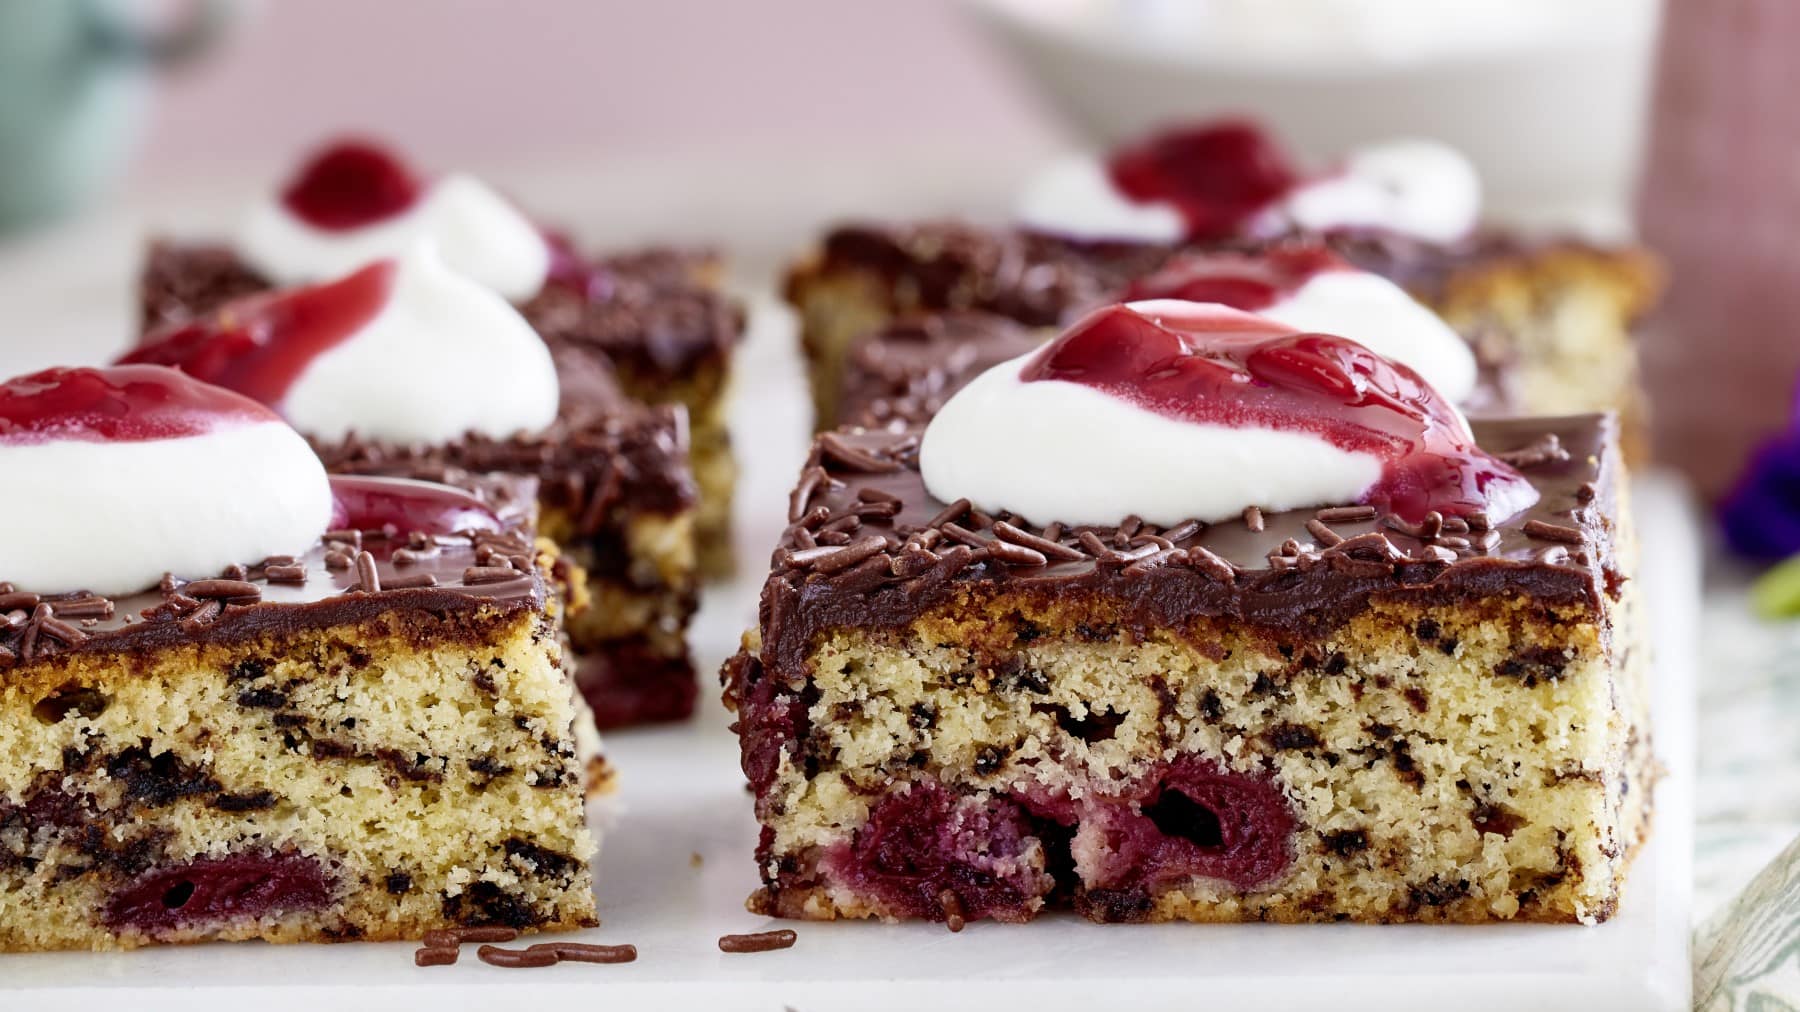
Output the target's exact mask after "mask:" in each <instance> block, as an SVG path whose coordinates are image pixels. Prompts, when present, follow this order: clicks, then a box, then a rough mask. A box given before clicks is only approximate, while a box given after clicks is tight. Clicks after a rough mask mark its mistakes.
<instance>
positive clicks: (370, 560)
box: [356, 551, 381, 594]
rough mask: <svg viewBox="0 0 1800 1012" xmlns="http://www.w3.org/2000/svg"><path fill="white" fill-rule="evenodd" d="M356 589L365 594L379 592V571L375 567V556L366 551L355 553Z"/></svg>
mask: <svg viewBox="0 0 1800 1012" xmlns="http://www.w3.org/2000/svg"><path fill="white" fill-rule="evenodd" d="M356 589H358V590H360V591H362V592H363V593H365V594H379V593H380V592H381V573H380V572H378V571H377V570H376V568H375V556H374V555H373V554H372V553H370V552H366V551H362V552H357V553H356Z"/></svg>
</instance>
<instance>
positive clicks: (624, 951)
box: [525, 942, 638, 963]
mask: <svg viewBox="0 0 1800 1012" xmlns="http://www.w3.org/2000/svg"><path fill="white" fill-rule="evenodd" d="M525 951H526V952H549V953H551V954H552V955H554V956H555V957H556V961H557V962H559V963H635V962H637V957H638V951H637V946H635V945H588V944H586V943H583V942H539V943H538V944H536V945H533V946H531V947H530V948H528V949H526V950H525Z"/></svg>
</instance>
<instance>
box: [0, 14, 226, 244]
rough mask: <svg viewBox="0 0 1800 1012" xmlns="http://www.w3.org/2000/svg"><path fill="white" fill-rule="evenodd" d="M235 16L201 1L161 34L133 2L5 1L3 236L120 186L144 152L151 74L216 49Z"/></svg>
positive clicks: (1, 26)
mask: <svg viewBox="0 0 1800 1012" xmlns="http://www.w3.org/2000/svg"><path fill="white" fill-rule="evenodd" d="M229 7H230V4H229V3H228V2H227V0H194V2H192V3H190V4H188V5H187V6H186V8H185V9H184V10H183V11H182V12H181V14H180V16H179V17H178V18H177V19H176V20H175V21H174V23H172V24H170V25H168V26H166V27H162V28H158V29H156V30H154V31H152V30H147V29H145V28H142V27H141V26H140V25H139V24H138V23H137V22H136V21H134V20H133V18H132V17H131V12H130V9H129V8H130V4H129V3H128V2H127V0H0V234H3V233H8V232H16V231H18V230H20V229H22V228H26V227H28V226H32V225H37V224H41V223H45V222H48V221H51V220H54V219H55V218H57V217H60V216H62V215H65V214H67V213H69V212H71V211H73V210H75V209H76V208H78V207H79V206H80V205H81V204H82V203H84V202H85V201H86V200H87V199H89V198H90V197H92V196H93V195H94V194H96V193H97V192H99V191H100V190H102V189H103V188H104V187H105V186H106V185H107V184H109V183H110V182H112V181H113V179H114V178H115V177H116V176H117V174H118V173H119V172H120V171H121V170H122V169H123V168H124V165H125V161H126V159H127V157H128V156H129V155H130V153H131V151H132V149H133V148H134V147H135V145H136V143H137V140H138V135H139V131H140V129H141V128H142V122H143V113H144V108H145V104H146V101H147V99H148V91H149V80H148V78H149V73H150V71H152V70H155V69H160V68H165V67H173V66H177V65H180V64H183V63H186V62H188V61H190V60H192V59H193V58H194V57H196V56H198V55H200V54H201V53H203V52H205V51H206V50H207V49H208V48H210V46H211V45H212V43H213V42H214V41H215V40H216V39H217V38H218V37H219V34H220V31H221V29H222V28H223V27H224V25H225V23H226V21H227V19H228V17H229V14H230V11H229Z"/></svg>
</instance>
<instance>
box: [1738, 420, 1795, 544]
mask: <svg viewBox="0 0 1800 1012" xmlns="http://www.w3.org/2000/svg"><path fill="white" fill-rule="evenodd" d="M1719 522H1720V524H1721V525H1722V526H1723V527H1724V529H1725V540H1726V541H1727V542H1728V543H1729V544H1730V545H1731V547H1732V549H1733V550H1734V551H1736V552H1738V553H1739V554H1742V555H1747V556H1749V557H1751V558H1755V559H1768V560H1776V559H1785V558H1788V557H1789V556H1792V555H1797V554H1800V427H1796V428H1789V429H1788V431H1786V432H1784V433H1782V434H1781V435H1779V436H1776V437H1775V438H1774V439H1771V440H1769V441H1768V442H1766V443H1764V444H1763V445H1762V446H1760V447H1758V448H1757V450H1756V453H1754V454H1753V455H1752V456H1751V458H1750V465H1749V467H1747V468H1745V470H1744V473H1743V475H1742V476H1741V477H1739V478H1738V482H1737V486H1736V487H1735V488H1733V489H1732V490H1731V493H1730V494H1729V495H1727V496H1726V497H1725V499H1724V500H1723V501H1722V502H1720V503H1719Z"/></svg>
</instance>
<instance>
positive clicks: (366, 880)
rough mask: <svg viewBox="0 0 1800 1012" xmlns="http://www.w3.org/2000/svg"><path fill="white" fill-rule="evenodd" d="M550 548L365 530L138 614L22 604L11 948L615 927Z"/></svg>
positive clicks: (3, 848)
mask: <svg viewBox="0 0 1800 1012" xmlns="http://www.w3.org/2000/svg"><path fill="white" fill-rule="evenodd" d="M534 492H535V489H534V488H533V487H531V483H529V482H527V483H524V487H523V489H522V490H521V491H520V492H519V494H518V496H517V497H516V498H519V499H521V500H523V501H525V502H529V501H531V499H532V496H533V494H534ZM530 536H531V531H530V527H529V524H528V523H526V522H524V521H522V520H520V521H517V522H515V523H513V524H512V526H511V528H510V529H508V530H506V531H502V532H497V533H486V532H484V533H481V534H478V535H474V536H449V535H437V536H435V537H433V538H431V539H430V541H431V543H432V549H431V550H430V551H429V552H422V553H415V555H414V556H412V557H408V556H402V559H405V560H406V561H403V562H402V561H396V560H395V559H394V553H395V552H398V551H406V549H402V548H398V547H396V545H395V544H390V543H386V542H387V541H388V539H387V538H385V537H384V536H383V535H381V534H375V533H370V532H362V533H357V532H338V533H334V534H333V535H331V536H329V537H331V538H333V539H335V540H331V541H328V542H327V543H325V544H322V545H319V546H318V547H316V548H315V549H314V550H313V551H311V552H309V553H307V554H305V555H303V556H300V557H298V558H295V559H283V560H278V561H272V562H269V563H267V564H254V565H251V564H246V565H245V566H244V567H234V573H233V574H232V578H230V579H206V580H195V581H191V582H190V581H183V580H179V579H171V580H169V581H167V583H166V585H165V587H164V588H162V589H160V590H157V591H152V592H149V593H145V594H138V595H132V596H128V597H124V598H94V597H92V596H91V595H85V596H77V595H64V596H58V597H42V598H40V597H39V596H38V595H35V594H28V593H23V592H20V591H18V590H16V589H14V588H13V587H11V586H10V585H7V584H0V743H4V747H0V950H36V949H71V948H94V949H111V948H131V947H135V946H139V945H146V944H156V943H174V942H196V941H205V940H236V939H251V938H261V939H267V940H269V941H277V942H293V941H342V940H348V939H362V938H367V939H401V938H418V937H420V936H421V935H423V934H424V933H425V932H426V931H430V930H433V929H441V928H453V927H461V926H471V925H503V926H506V927H510V928H517V929H520V930H554V929H569V928H577V927H582V926H586V925H591V924H593V923H595V918H594V897H593V884H592V880H591V878H590V874H589V871H588V859H589V858H590V857H591V856H592V854H593V851H594V841H593V839H592V837H591V836H590V834H589V832H588V829H587V826H586V822H585V819H584V817H583V810H582V776H581V765H580V757H579V756H578V754H577V753H578V749H577V743H576V737H575V732H574V721H575V713H576V697H575V694H574V690H573V686H572V683H571V680H570V677H569V674H568V672H566V671H565V670H564V668H563V664H562V654H561V648H560V630H559V625H558V621H557V607H558V604H557V601H556V598H555V594H554V591H553V589H551V585H550V583H549V582H548V581H547V578H546V575H545V570H546V569H547V567H548V565H549V560H548V559H547V558H545V557H541V556H538V555H537V553H536V552H534V551H533V549H532V548H531V540H530ZM415 541H416V539H410V538H406V537H405V536H404V535H403V536H402V538H401V541H400V542H399V544H412V543H414V542H415ZM328 557H331V558H333V559H346V558H347V559H348V560H349V564H348V565H345V564H343V563H342V562H335V561H334V562H328V561H327V558H328ZM534 559H535V561H534ZM513 560H520V561H513ZM507 567H510V572H508V573H496V572H494V571H495V570H501V569H505V568H507ZM371 576H372V577H373V578H372V579H371ZM502 577H503V578H502ZM371 583H374V584H377V585H379V587H380V589H378V590H374V591H372V592H371V590H370V589H369V585H370V584H371Z"/></svg>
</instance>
